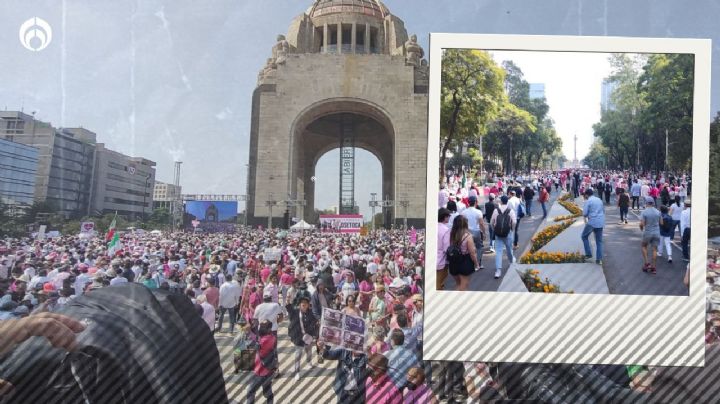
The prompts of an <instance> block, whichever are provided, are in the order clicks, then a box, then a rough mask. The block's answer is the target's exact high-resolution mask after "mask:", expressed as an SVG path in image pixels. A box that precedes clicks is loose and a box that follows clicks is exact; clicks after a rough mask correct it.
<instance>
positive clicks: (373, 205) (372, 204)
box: [370, 192, 380, 231]
mask: <svg viewBox="0 0 720 404" xmlns="http://www.w3.org/2000/svg"><path fill="white" fill-rule="evenodd" d="M376 197H377V192H372V193H370V209H371V212H372V217H371V218H370V226H371V228H372V231H375V208H376V207H378V206H379V205H380V204H379V203H378V201H377V200H376V199H375V198H376Z"/></svg>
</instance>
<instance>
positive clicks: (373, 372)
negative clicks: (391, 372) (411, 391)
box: [365, 354, 403, 404]
mask: <svg viewBox="0 0 720 404" xmlns="http://www.w3.org/2000/svg"><path fill="white" fill-rule="evenodd" d="M367 367H368V372H369V373H370V377H368V379H367V380H366V381H365V402H366V403H367V404H402V402H403V400H402V393H400V390H398V388H397V387H395V384H394V383H393V382H392V379H390V377H389V376H388V375H387V371H388V359H387V358H386V357H385V356H383V355H379V354H374V355H371V356H370V358H369V359H368V364H367Z"/></svg>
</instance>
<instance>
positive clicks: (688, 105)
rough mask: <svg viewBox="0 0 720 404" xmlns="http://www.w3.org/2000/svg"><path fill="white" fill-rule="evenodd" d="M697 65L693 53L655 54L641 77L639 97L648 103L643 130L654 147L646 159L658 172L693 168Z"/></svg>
mask: <svg viewBox="0 0 720 404" xmlns="http://www.w3.org/2000/svg"><path fill="white" fill-rule="evenodd" d="M694 62H695V61H694V56H693V55H691V54H654V55H651V56H650V57H649V58H648V60H647V63H646V64H645V66H644V67H643V74H642V75H641V76H640V78H639V83H638V94H639V96H640V97H641V98H642V99H643V100H644V101H645V103H646V107H645V108H644V110H643V115H642V118H643V124H644V129H645V130H646V132H647V134H648V138H649V140H650V142H651V144H653V145H654V146H655V147H654V150H652V152H654V153H648V155H647V157H646V159H645V160H646V161H647V162H648V163H649V164H652V166H653V167H656V168H657V169H664V168H666V167H667V168H670V169H676V170H689V169H690V167H691V162H692V129H693V125H692V119H693V84H694V69H695V63H694ZM666 134H667V140H668V144H669V145H670V146H669V147H668V149H669V150H668V155H667V156H666V155H665V146H666Z"/></svg>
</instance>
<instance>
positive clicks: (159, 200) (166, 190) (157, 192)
mask: <svg viewBox="0 0 720 404" xmlns="http://www.w3.org/2000/svg"><path fill="white" fill-rule="evenodd" d="M181 194H182V187H180V186H177V187H176V186H175V184H168V183H165V182H160V181H156V182H155V189H154V190H153V209H160V208H164V209H167V210H170V209H171V207H172V202H173V201H176V200H178V198H179V197H180V195H181Z"/></svg>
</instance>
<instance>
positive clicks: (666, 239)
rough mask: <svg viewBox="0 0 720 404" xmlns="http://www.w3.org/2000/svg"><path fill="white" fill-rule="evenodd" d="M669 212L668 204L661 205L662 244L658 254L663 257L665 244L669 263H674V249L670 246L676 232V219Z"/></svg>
mask: <svg viewBox="0 0 720 404" xmlns="http://www.w3.org/2000/svg"><path fill="white" fill-rule="evenodd" d="M668 212H669V209H668V207H667V206H665V205H662V206H660V245H659V247H658V253H657V256H658V257H662V250H663V246H665V252H666V254H667V259H668V263H669V264H672V249H671V246H670V240H672V236H673V233H674V232H675V221H674V220H673V218H672V216H670V214H669V213H668Z"/></svg>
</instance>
